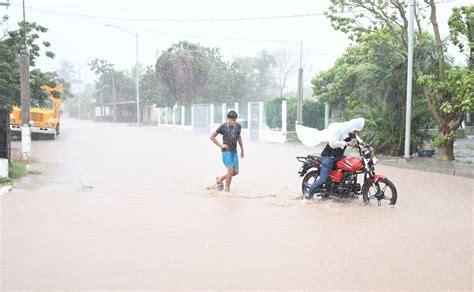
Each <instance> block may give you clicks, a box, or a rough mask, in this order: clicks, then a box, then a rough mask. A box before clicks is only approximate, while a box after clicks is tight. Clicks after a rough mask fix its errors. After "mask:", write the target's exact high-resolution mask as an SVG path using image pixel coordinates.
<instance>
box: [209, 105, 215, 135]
mask: <svg viewBox="0 0 474 292" xmlns="http://www.w3.org/2000/svg"><path fill="white" fill-rule="evenodd" d="M209 114H210V120H209V124H210V125H211V127H210V128H211V129H210V132H211V133H212V129H213V128H214V126H213V124H214V104H212V103H211V106H210V111H209Z"/></svg>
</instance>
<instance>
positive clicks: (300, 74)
mask: <svg viewBox="0 0 474 292" xmlns="http://www.w3.org/2000/svg"><path fill="white" fill-rule="evenodd" d="M296 95H297V97H296V98H297V100H298V103H297V112H296V121H297V123H298V124H300V125H302V124H303V41H300V67H299V69H298V90H297V91H296Z"/></svg>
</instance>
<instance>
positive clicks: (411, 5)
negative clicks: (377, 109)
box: [404, 0, 415, 159]
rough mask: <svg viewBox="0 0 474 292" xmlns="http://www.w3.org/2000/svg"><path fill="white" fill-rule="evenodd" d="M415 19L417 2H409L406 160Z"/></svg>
mask: <svg viewBox="0 0 474 292" xmlns="http://www.w3.org/2000/svg"><path fill="white" fill-rule="evenodd" d="M414 19H415V0H410V1H409V2H408V68H407V105H406V107H407V108H406V115H405V155H404V157H405V159H409V158H410V138H411V104H412V85H413V23H414Z"/></svg>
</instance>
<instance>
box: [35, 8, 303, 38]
mask: <svg viewBox="0 0 474 292" xmlns="http://www.w3.org/2000/svg"><path fill="white" fill-rule="evenodd" d="M29 9H30V10H34V11H36V9H32V8H29ZM36 12H38V13H42V14H47V15H52V16H57V17H62V18H65V19H70V20H75V21H80V22H85V23H91V24H97V25H101V26H107V25H110V23H107V22H101V21H94V20H87V19H82V18H79V17H72V16H67V15H65V14H62V13H56V12H44V11H36ZM115 26H118V27H121V28H125V29H129V30H133V31H138V32H145V33H151V34H159V35H169V36H178V37H188V38H197V39H213V40H223V41H248V42H276V43H296V42H299V41H297V40H275V39H249V38H229V37H216V36H203V35H190V34H179V33H172V32H164V31H156V30H150V29H142V28H136V27H129V26H122V25H115Z"/></svg>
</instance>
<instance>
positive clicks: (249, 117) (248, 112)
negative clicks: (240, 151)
mask: <svg viewBox="0 0 474 292" xmlns="http://www.w3.org/2000/svg"><path fill="white" fill-rule="evenodd" d="M251 124H252V105H251V103H250V102H249V103H247V128H248V136H247V137H248V138H250V127H251Z"/></svg>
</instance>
